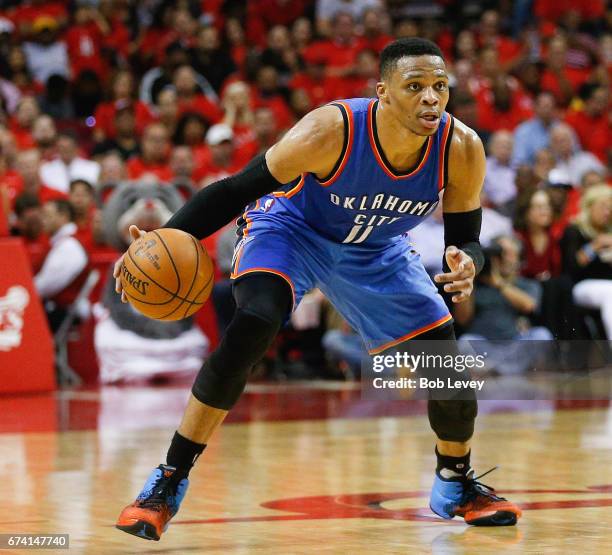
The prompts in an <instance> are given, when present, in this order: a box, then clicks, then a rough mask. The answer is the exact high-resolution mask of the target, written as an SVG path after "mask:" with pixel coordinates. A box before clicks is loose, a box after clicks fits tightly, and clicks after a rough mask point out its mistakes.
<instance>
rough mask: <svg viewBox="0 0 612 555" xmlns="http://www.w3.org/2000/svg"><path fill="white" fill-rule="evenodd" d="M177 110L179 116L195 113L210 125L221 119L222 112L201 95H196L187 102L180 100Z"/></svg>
mask: <svg viewBox="0 0 612 555" xmlns="http://www.w3.org/2000/svg"><path fill="white" fill-rule="evenodd" d="M178 108H179V114H180V115H182V114H184V113H186V112H195V113H196V114H200V115H201V116H202V117H203V118H204V119H205V120H207V121H208V122H210V123H217V122H218V121H220V120H221V119H222V118H223V110H221V108H219V106H217V105H216V104H215V103H214V102H212V101H210V100H208V98H206V97H205V96H204V95H203V94H196V95H194V96H193V97H192V98H190V99H189V100H186V99H182V98H180V99H179V101H178Z"/></svg>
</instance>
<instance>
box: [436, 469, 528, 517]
mask: <svg viewBox="0 0 612 555" xmlns="http://www.w3.org/2000/svg"><path fill="white" fill-rule="evenodd" d="M493 470H495V469H494V468H492V469H491V470H489V471H488V472H485V473H484V474H481V475H480V476H476V477H474V471H473V470H470V472H468V474H467V475H466V476H458V475H457V474H456V473H455V472H452V471H448V476H443V475H442V474H445V473H446V472H447V469H445V468H443V469H442V470H441V472H436V477H435V478H434V483H433V488H432V490H431V498H430V501H429V507H430V508H431V510H432V511H433V512H434V513H436V514H437V515H438V516H441V517H442V518H446V519H451V518H453V517H455V516H461V517H463V519H464V520H465V522H466V523H467V524H472V525H473V526H513V525H515V524H516V522H517V520H518V519H519V518H521V514H522V513H521V510H520V509H519V508H518V507H517V506H516V505H515V504H514V503H511V502H510V501H508V500H507V499H504V498H503V497H499V496H497V495H495V490H494V489H493V488H491V487H489V486H486V485H485V484H482V483H481V482H479V481H478V479H479V478H482V477H483V476H485V475H486V474H488V473H489V472H491V471H493ZM451 475H452V476H451Z"/></svg>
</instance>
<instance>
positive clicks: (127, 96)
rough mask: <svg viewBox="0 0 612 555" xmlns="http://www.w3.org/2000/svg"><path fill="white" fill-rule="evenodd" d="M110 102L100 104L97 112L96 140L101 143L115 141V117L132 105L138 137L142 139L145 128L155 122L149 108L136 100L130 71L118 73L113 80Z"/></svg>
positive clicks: (95, 116)
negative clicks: (109, 140) (107, 140)
mask: <svg viewBox="0 0 612 555" xmlns="http://www.w3.org/2000/svg"><path fill="white" fill-rule="evenodd" d="M109 96H110V100H109V101H107V102H100V104H98V106H97V108H96V111H95V115H94V118H95V127H94V139H95V140H96V142H98V143H101V142H103V141H104V140H105V139H114V138H115V134H116V129H115V117H116V115H117V111H118V110H119V109H123V108H124V107H125V106H128V105H132V106H133V109H134V115H135V118H136V136H137V137H140V136H141V135H142V132H143V130H144V128H145V127H146V126H147V125H148V124H149V123H151V122H152V121H153V115H152V114H151V111H150V110H149V107H148V106H147V105H146V104H145V103H144V102H142V101H140V100H137V99H135V98H134V77H133V76H132V73H131V72H129V71H118V72H117V73H115V75H114V76H113V78H112V80H111V86H110V94H109Z"/></svg>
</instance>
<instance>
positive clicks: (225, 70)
mask: <svg viewBox="0 0 612 555" xmlns="http://www.w3.org/2000/svg"><path fill="white" fill-rule="evenodd" d="M191 65H192V66H193V68H194V69H195V71H197V72H198V73H200V74H201V75H206V79H207V80H208V82H209V83H210V85H211V86H212V88H213V89H214V90H215V91H216V92H217V93H220V92H221V87H222V85H223V83H224V81H225V80H226V79H227V78H228V77H229V76H230V75H231V74H232V73H234V71H236V64H235V62H234V60H233V59H232V56H231V55H230V53H229V52H227V50H226V49H225V48H222V47H221V42H220V40H219V31H218V29H216V28H215V27H213V26H212V25H207V26H205V27H202V28H201V29H200V30H199V31H198V36H197V42H196V47H195V48H194V49H193V51H192V52H191Z"/></svg>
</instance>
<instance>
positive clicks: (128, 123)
mask: <svg viewBox="0 0 612 555" xmlns="http://www.w3.org/2000/svg"><path fill="white" fill-rule="evenodd" d="M113 128H114V134H113V137H112V138H111V137H108V138H106V139H105V140H104V141H102V142H100V143H98V144H97V145H96V146H95V147H94V149H93V151H92V156H94V157H96V156H99V155H101V154H106V153H107V152H110V151H113V150H114V151H116V152H118V153H119V154H120V156H121V158H123V159H124V160H128V159H129V158H131V157H132V156H136V155H138V153H139V152H140V148H139V146H138V140H137V137H138V134H137V131H136V106H135V105H134V104H133V103H132V101H131V100H118V101H117V102H115V117H114V121H113Z"/></svg>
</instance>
